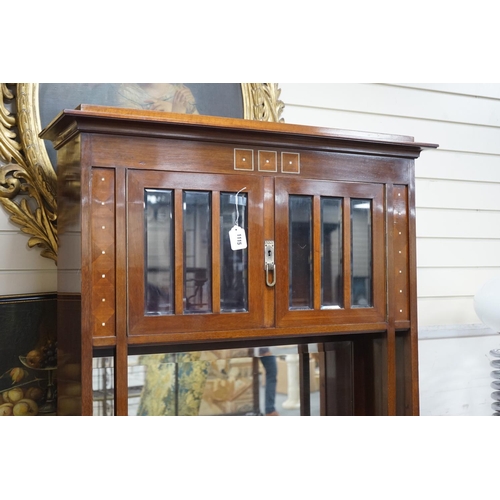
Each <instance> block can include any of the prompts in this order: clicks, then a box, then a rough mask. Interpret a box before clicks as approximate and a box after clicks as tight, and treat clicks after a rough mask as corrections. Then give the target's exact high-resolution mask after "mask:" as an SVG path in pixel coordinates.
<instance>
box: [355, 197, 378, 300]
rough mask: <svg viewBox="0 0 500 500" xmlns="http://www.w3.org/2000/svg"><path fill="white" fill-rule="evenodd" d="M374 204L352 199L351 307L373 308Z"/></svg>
mask: <svg viewBox="0 0 500 500" xmlns="http://www.w3.org/2000/svg"><path fill="white" fill-rule="evenodd" d="M372 276H373V266H372V202H371V200H366V199H354V198H353V199H351V280H352V281H351V305H352V307H372V306H373V298H372V289H373V284H372V282H373V279H372Z"/></svg>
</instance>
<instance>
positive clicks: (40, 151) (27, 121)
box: [0, 83, 284, 262]
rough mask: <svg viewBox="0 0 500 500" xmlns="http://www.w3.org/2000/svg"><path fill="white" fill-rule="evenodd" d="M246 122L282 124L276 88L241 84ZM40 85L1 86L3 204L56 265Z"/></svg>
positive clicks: (52, 187) (51, 174)
mask: <svg viewBox="0 0 500 500" xmlns="http://www.w3.org/2000/svg"><path fill="white" fill-rule="evenodd" d="M241 90H242V96H243V108H244V118H245V119H249V120H259V121H272V122H282V121H283V119H282V118H281V114H282V111H283V109H284V104H283V102H282V101H280V100H279V97H280V93H281V91H280V89H279V88H278V84H276V83H242V84H241ZM39 113H40V107H39V102H38V84H36V83H17V84H15V83H0V204H2V205H3V206H4V208H5V209H6V210H7V212H8V213H9V214H10V221H11V222H13V223H14V224H16V225H18V226H19V227H20V228H21V231H23V232H24V233H26V234H28V235H29V236H30V238H29V240H28V246H29V247H30V248H31V247H34V246H38V247H40V248H41V255H42V256H43V257H47V258H49V259H52V260H54V261H56V262H57V245H58V238H57V204H56V183H57V179H56V172H55V169H54V166H53V165H52V164H51V161H50V159H49V156H48V154H47V150H46V147H45V143H44V142H43V141H42V140H41V139H40V138H39V137H38V134H39V133H40V132H41V124H40V114H39Z"/></svg>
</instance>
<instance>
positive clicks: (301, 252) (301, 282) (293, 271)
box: [288, 196, 313, 309]
mask: <svg viewBox="0 0 500 500" xmlns="http://www.w3.org/2000/svg"><path fill="white" fill-rule="evenodd" d="M288 219H289V221H290V233H289V269H288V276H289V280H290V281H289V291H288V293H289V307H290V309H311V308H312V304H313V302H312V277H313V275H312V197H311V196H290V199H289V214H288Z"/></svg>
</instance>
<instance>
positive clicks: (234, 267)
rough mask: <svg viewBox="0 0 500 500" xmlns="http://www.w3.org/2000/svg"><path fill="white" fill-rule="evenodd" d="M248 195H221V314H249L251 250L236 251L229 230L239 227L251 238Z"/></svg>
mask: <svg viewBox="0 0 500 500" xmlns="http://www.w3.org/2000/svg"><path fill="white" fill-rule="evenodd" d="M247 211H248V210H247V195H246V194H245V193H239V194H238V195H237V196H236V193H221V195H220V231H221V232H220V239H221V241H220V248H221V260H220V308H221V311H222V312H246V311H248V249H247V248H244V249H238V250H233V249H232V248H231V241H230V239H229V231H230V230H231V229H232V228H233V227H234V226H235V225H236V224H237V225H238V226H239V227H240V228H241V229H243V230H244V231H245V235H248V213H247Z"/></svg>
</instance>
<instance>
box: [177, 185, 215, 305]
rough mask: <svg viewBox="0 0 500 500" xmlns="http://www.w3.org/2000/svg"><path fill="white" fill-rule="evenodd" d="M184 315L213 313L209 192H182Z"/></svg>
mask: <svg viewBox="0 0 500 500" xmlns="http://www.w3.org/2000/svg"><path fill="white" fill-rule="evenodd" d="M183 212H184V214H183V221H184V312H185V313H197V312H201V313H204V312H210V311H211V310H212V251H211V248H212V237H211V235H212V222H211V207H210V193H208V192H203V191H184V193H183Z"/></svg>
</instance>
